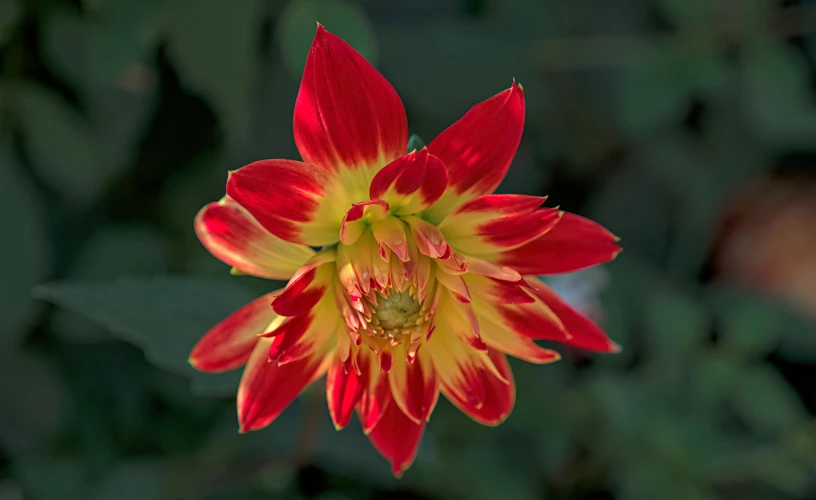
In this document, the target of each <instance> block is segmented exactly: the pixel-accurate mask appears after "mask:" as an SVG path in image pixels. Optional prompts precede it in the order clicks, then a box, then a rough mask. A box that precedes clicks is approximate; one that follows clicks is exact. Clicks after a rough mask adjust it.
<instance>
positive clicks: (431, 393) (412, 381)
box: [388, 349, 439, 424]
mask: <svg viewBox="0 0 816 500" xmlns="http://www.w3.org/2000/svg"><path fill="white" fill-rule="evenodd" d="M416 354H417V357H416V358H415V359H414V360H413V362H411V363H409V362H408V361H407V359H406V356H405V355H402V356H399V355H398V356H394V359H393V365H392V366H391V371H389V372H388V380H389V382H390V383H391V394H392V395H393V397H394V401H395V402H396V404H397V406H399V408H400V409H401V410H402V412H403V413H405V415H406V416H407V417H408V418H409V419H411V420H412V421H413V422H414V423H416V424H421V423H422V422H425V421H427V420H428V418H430V416H431V411H433V408H434V406H435V405H436V400H437V398H438V397H439V388H438V387H437V383H436V376H435V374H434V369H433V364H431V360H430V358H429V357H428V354H426V353H425V351H424V350H423V349H420V350H419V351H418V352H417V353H416Z"/></svg>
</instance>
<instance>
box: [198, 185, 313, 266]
mask: <svg viewBox="0 0 816 500" xmlns="http://www.w3.org/2000/svg"><path fill="white" fill-rule="evenodd" d="M194 226H195V231H196V234H197V235H198V239H199V240H201V243H202V244H204V246H205V247H206V248H207V250H209V251H210V253H211V254H213V255H214V256H215V257H216V258H217V259H218V260H220V261H222V262H224V263H226V264H229V265H230V266H233V267H234V268H235V269H238V270H239V271H240V272H242V273H244V274H249V275H252V276H258V277H260V278H269V279H286V278H289V277H290V276H292V274H294V273H295V271H297V269H298V268H299V267H300V266H302V265H303V263H304V262H306V261H307V260H309V258H311V257H312V255H314V251H313V250H312V249H311V248H309V247H307V246H304V245H298V244H295V243H290V242H288V241H285V240H282V239H280V238H278V237H277V236H275V235H273V234H271V233H269V232H268V231H266V230H265V229H264V228H263V227H262V226H261V225H260V224H259V223H258V222H257V221H256V220H255V219H254V218H253V217H252V216H251V215H250V214H249V212H247V211H246V210H245V209H244V208H243V207H241V206H240V205H239V204H237V203H236V202H234V201H232V200H231V199H230V198H227V197H225V198H224V199H223V200H221V201H219V202H217V203H210V204H209V205H206V206H205V207H204V208H202V209H201V210H200V211H199V212H198V215H196V218H195V223H194Z"/></svg>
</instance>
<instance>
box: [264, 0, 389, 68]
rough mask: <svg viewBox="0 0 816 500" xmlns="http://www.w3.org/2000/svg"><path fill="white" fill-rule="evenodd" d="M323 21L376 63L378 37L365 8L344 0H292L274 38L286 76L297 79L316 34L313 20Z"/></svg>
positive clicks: (328, 27) (283, 14) (280, 20)
mask: <svg viewBox="0 0 816 500" xmlns="http://www.w3.org/2000/svg"><path fill="white" fill-rule="evenodd" d="M316 22H320V23H325V25H326V29H327V30H329V31H331V32H332V33H334V34H336V35H337V36H339V37H340V38H342V39H343V40H345V41H346V42H348V43H349V44H350V45H351V46H352V47H354V48H355V49H356V50H357V51H358V52H359V53H360V54H362V55H363V57H365V58H366V59H368V60H369V62H371V63H372V64H376V63H377V57H378V55H379V54H378V53H379V47H378V45H377V36H376V35H375V33H374V29H373V28H372V26H371V22H370V21H369V19H368V16H367V15H366V13H365V11H364V10H363V9H362V7H360V6H359V5H356V4H354V3H352V2H349V1H346V0H293V1H292V2H289V5H288V6H287V7H286V9H284V11H283V12H282V13H281V15H280V18H279V19H278V25H277V29H276V32H277V39H278V45H279V46H280V50H281V51H282V53H283V62H284V64H285V67H286V70H287V72H288V73H289V75H290V76H291V77H292V78H294V79H296V80H297V81H300V76H301V75H302V74H303V67H304V66H305V65H306V55H307V54H308V53H309V47H310V46H311V44H312V39H313V38H314V34H315V23H316Z"/></svg>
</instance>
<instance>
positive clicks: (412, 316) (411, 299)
mask: <svg viewBox="0 0 816 500" xmlns="http://www.w3.org/2000/svg"><path fill="white" fill-rule="evenodd" d="M421 312H422V307H421V305H420V303H419V302H418V301H417V300H416V293H415V292H414V293H411V292H409V291H408V290H406V291H404V292H398V291H395V290H392V291H390V292H386V293H385V294H383V293H382V292H377V303H376V305H374V314H372V316H371V323H370V324H369V328H370V329H371V330H373V332H374V333H375V334H376V335H378V336H382V337H387V338H389V339H399V338H401V337H404V336H406V335H411V334H412V333H418V332H419V331H420V330H421V326H422V324H423V323H425V319H424V318H423V315H422V314H421Z"/></svg>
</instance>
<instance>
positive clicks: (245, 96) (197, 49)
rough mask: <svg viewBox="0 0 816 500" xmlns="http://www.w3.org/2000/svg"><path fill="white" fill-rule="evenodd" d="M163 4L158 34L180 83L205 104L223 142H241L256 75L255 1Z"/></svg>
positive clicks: (195, 0)
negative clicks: (163, 39)
mask: <svg viewBox="0 0 816 500" xmlns="http://www.w3.org/2000/svg"><path fill="white" fill-rule="evenodd" d="M166 5H167V8H168V9H169V10H168V12H167V14H166V18H165V20H166V21H167V23H166V25H165V26H164V30H165V33H164V34H165V36H166V37H167V38H168V39H169V45H168V51H169V55H170V58H171V59H172V61H173V62H174V63H175V65H176V67H177V68H178V70H179V73H180V74H181V78H182V80H183V81H184V82H185V83H186V84H187V85H189V86H190V87H191V88H192V89H193V90H194V91H195V92H197V93H199V94H200V95H202V96H203V97H204V98H205V99H206V100H208V101H209V103H210V104H211V105H212V107H213V108H214V109H215V111H216V112H217V114H218V115H219V117H220V118H221V120H222V124H223V132H224V133H225V135H226V137H227V139H228V141H229V142H230V143H231V144H232V145H236V144H242V143H243V142H244V141H246V139H247V137H248V133H249V116H250V107H251V106H252V95H253V84H254V78H255V72H256V51H257V48H258V37H259V36H260V29H259V25H258V23H257V22H256V21H257V19H258V6H259V2H258V0H235V1H233V2H223V1H221V0H172V1H171V2H167V4H166ZM216 33H217V34H218V35H217V36H216V35H215V34H216Z"/></svg>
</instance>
